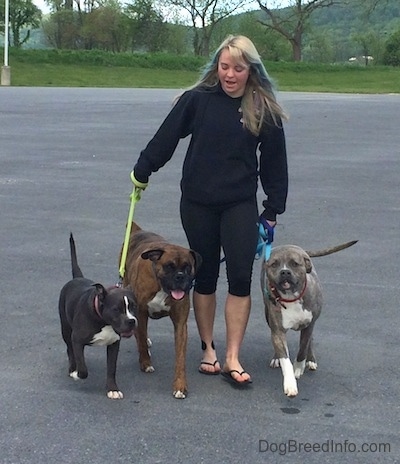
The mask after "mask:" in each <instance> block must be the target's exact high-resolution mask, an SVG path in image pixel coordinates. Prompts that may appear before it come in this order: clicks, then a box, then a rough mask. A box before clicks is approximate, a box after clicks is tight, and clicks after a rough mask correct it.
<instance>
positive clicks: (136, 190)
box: [118, 186, 143, 287]
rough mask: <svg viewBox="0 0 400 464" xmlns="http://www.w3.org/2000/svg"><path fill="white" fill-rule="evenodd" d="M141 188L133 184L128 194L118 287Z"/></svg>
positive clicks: (120, 284)
mask: <svg viewBox="0 0 400 464" xmlns="http://www.w3.org/2000/svg"><path fill="white" fill-rule="evenodd" d="M142 190H143V189H141V188H139V187H136V186H134V187H133V190H132V193H131V194H130V199H131V205H130V208H129V214H128V222H127V224H126V231H125V240H124V246H123V248H122V254H121V262H120V265H119V282H118V287H122V281H123V279H124V275H125V264H126V256H127V254H128V246H129V238H130V235H131V229H132V220H133V212H134V211H135V205H136V203H137V202H138V201H139V200H140V196H141V194H142Z"/></svg>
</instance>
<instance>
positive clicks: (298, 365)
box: [293, 359, 306, 379]
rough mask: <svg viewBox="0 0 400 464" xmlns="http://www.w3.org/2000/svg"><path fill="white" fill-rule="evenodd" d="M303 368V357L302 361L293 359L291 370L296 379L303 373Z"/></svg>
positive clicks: (304, 365) (304, 364)
mask: <svg viewBox="0 0 400 464" xmlns="http://www.w3.org/2000/svg"><path fill="white" fill-rule="evenodd" d="M305 368H306V360H305V359H304V361H301V362H298V361H295V362H294V363H293V371H294V376H295V377H296V379H299V378H300V377H301V376H302V375H303V374H304V370H305Z"/></svg>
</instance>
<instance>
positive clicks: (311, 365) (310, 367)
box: [306, 361, 318, 371]
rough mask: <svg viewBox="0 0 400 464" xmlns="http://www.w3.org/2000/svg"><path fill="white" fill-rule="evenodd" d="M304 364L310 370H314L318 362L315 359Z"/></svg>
mask: <svg viewBox="0 0 400 464" xmlns="http://www.w3.org/2000/svg"><path fill="white" fill-rule="evenodd" d="M306 366H307V368H308V369H310V371H316V370H317V367H318V364H317V363H316V362H315V361H307V363H306Z"/></svg>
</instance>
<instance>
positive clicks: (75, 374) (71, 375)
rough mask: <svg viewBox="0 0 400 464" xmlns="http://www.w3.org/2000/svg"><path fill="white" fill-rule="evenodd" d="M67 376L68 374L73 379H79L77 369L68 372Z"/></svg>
mask: <svg viewBox="0 0 400 464" xmlns="http://www.w3.org/2000/svg"><path fill="white" fill-rule="evenodd" d="M69 376H70V377H71V378H73V379H74V380H80V378H79V375H78V371H73V372H70V373H69Z"/></svg>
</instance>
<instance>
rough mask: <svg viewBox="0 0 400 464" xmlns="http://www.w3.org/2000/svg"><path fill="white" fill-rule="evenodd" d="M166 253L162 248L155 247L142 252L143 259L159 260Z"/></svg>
mask: <svg viewBox="0 0 400 464" xmlns="http://www.w3.org/2000/svg"><path fill="white" fill-rule="evenodd" d="M163 254H164V250H162V249H161V248H155V249H154V250H147V251H144V252H143V253H142V254H141V257H142V258H143V259H149V260H150V261H153V262H154V261H158V260H159V259H160V258H161V256H162V255H163Z"/></svg>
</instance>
